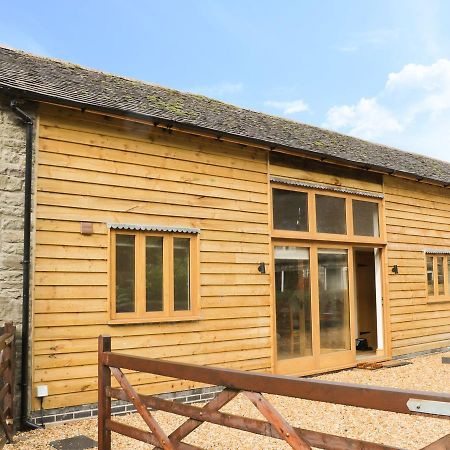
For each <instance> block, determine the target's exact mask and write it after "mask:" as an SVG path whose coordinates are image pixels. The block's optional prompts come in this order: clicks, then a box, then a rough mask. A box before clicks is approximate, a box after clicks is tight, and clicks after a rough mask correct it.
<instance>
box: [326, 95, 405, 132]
mask: <svg viewBox="0 0 450 450" xmlns="http://www.w3.org/2000/svg"><path fill="white" fill-rule="evenodd" d="M325 126H326V127H328V128H334V129H340V128H349V129H350V130H349V134H351V135H354V136H359V137H361V138H364V139H374V138H377V137H378V136H381V135H383V134H384V133H386V132H392V131H394V132H395V131H401V130H402V126H401V125H400V123H399V121H398V120H397V119H396V118H395V117H394V115H393V114H392V113H391V112H390V111H389V110H388V109H386V108H384V107H383V106H381V105H380V104H379V103H378V101H377V99H376V98H362V99H361V100H359V102H358V103H357V104H356V105H351V106H349V105H343V106H333V107H332V108H330V109H329V110H328V113H327V122H326V123H325Z"/></svg>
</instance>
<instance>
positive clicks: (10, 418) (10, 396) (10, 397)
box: [3, 322, 16, 442]
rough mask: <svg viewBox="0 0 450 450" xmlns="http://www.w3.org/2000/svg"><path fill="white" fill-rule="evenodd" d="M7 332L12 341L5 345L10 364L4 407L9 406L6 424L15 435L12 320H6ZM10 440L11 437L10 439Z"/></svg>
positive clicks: (5, 330) (14, 364)
mask: <svg viewBox="0 0 450 450" xmlns="http://www.w3.org/2000/svg"><path fill="white" fill-rule="evenodd" d="M3 332H4V333H5V334H9V335H11V337H10V339H11V341H10V343H9V344H8V345H7V346H6V347H5V350H4V352H5V361H7V362H8V366H7V367H6V370H5V375H4V381H5V383H8V386H9V388H8V391H9V392H8V393H7V394H6V397H5V400H6V401H5V404H4V409H6V408H8V413H7V414H6V417H5V419H6V425H7V427H8V430H9V433H10V436H11V437H12V436H13V435H14V390H15V389H14V387H15V386H14V385H15V382H16V381H15V377H14V372H15V367H16V358H15V356H16V327H15V326H14V325H13V323H12V322H6V323H5V327H4V331H3ZM9 441H10V442H12V441H11V439H9Z"/></svg>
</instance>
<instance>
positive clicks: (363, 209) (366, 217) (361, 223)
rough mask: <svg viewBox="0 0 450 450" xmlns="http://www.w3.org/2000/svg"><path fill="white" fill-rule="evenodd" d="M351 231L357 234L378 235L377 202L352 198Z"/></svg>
mask: <svg viewBox="0 0 450 450" xmlns="http://www.w3.org/2000/svg"><path fill="white" fill-rule="evenodd" d="M353 233H354V234H355V235H357V236H379V235H380V231H379V226H378V203H373V202H363V201H360V200H353Z"/></svg>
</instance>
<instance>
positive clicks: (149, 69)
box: [0, 0, 450, 162]
mask: <svg viewBox="0 0 450 450" xmlns="http://www.w3.org/2000/svg"><path fill="white" fill-rule="evenodd" d="M0 11H1V15H0V43H1V44H3V45H7V46H9V47H13V48H18V49H21V50H25V51H29V52H32V53H35V54H39V55H43V56H48V57H52V58H57V59H63V60H67V61H70V62H73V63H76V64H80V65H82V66H85V67H89V68H94V69H99V70H103V71H106V72H110V73H115V74H118V75H123V76H127V77H130V78H135V79H139V80H144V81H148V82H151V83H156V84H159V85H162V86H166V87H170V88H174V89H179V90H182V91H190V92H195V93H199V94H203V95H206V96H209V97H213V98H217V99H219V100H223V101H225V102H228V103H232V104H235V105H238V106H241V107H245V108H250V109H253V110H257V111H262V112H266V113H269V114H274V115H279V116H283V117H286V118H288V119H292V120H296V121H300V122H304V123H308V124H311V125H316V126H320V127H324V128H328V129H332V130H336V131H339V132H341V133H345V134H350V135H352V136H356V137H360V138H362V139H366V140H370V141H373V142H379V143H382V144H387V145H391V146H394V147H398V148H401V149H403V150H407V151H412V152H416V153H421V154H425V155H428V156H431V157H434V158H438V159H441V160H445V161H448V162H450V1H447V0H441V1H439V0H423V1H417V0H408V1H406V0H395V1H392V0H389V1H388V0H367V1H361V0H340V1H338V0H320V1H315V0H309V1H306V0H290V1H289V0H277V1H274V0H270V1H269V0H215V1H213V0H196V1H195V0H171V1H167V2H162V1H156V0H153V1H152V0H128V1H123V0H121V1H119V0H107V1H106V0H105V1H104V0H90V1H87V0H86V1H82V0H80V1H78V2H69V1H62V0H58V1H55V0H41V1H38V2H37V1H35V0H34V1H29V0H21V1H20V2H14V1H11V0H0Z"/></svg>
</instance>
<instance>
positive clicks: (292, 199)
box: [273, 189, 308, 231]
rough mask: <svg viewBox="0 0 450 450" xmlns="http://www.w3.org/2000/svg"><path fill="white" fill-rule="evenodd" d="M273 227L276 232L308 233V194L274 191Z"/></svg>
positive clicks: (284, 190)
mask: <svg viewBox="0 0 450 450" xmlns="http://www.w3.org/2000/svg"><path fill="white" fill-rule="evenodd" d="M273 227H274V228H276V229H278V230H293V231H308V194H307V193H306V192H297V191H288V190H286V189H274V190H273Z"/></svg>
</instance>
